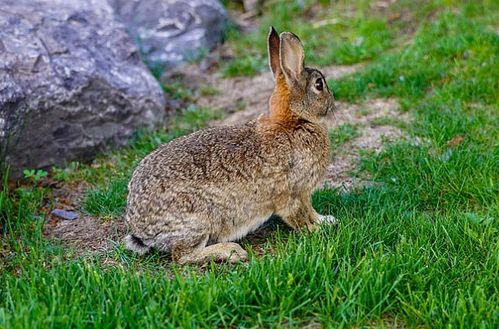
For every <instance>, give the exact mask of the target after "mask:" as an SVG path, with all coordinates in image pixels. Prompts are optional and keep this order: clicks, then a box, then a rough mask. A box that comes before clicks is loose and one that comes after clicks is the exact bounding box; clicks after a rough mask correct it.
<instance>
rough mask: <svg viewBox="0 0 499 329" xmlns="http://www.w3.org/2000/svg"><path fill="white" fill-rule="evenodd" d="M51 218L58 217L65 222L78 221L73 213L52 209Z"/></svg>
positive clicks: (76, 215)
mask: <svg viewBox="0 0 499 329" xmlns="http://www.w3.org/2000/svg"><path fill="white" fill-rule="evenodd" d="M50 214H51V215H52V216H55V217H59V218H61V219H65V220H76V219H78V214H77V213H76V212H74V211H67V210H62V209H54V210H52V211H51V212H50Z"/></svg>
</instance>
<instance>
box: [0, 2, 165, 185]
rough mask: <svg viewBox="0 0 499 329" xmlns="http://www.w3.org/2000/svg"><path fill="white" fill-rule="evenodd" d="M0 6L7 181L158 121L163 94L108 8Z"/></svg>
mask: <svg viewBox="0 0 499 329" xmlns="http://www.w3.org/2000/svg"><path fill="white" fill-rule="evenodd" d="M0 8H1V9H0V161H1V160H5V161H6V162H7V164H10V166H11V174H13V176H14V177H18V176H19V174H20V173H21V172H22V169H24V168H42V167H48V166H51V165H54V164H56V165H63V164H64V163H65V162H66V161H68V160H74V159H79V160H85V159H89V158H91V157H92V156H93V155H94V154H95V153H96V152H97V151H100V150H103V149H105V148H107V147H108V146H109V145H123V144H125V143H126V142H127V140H128V138H129V137H130V136H131V134H132V133H133V131H134V130H136V129H137V128H138V127H142V126H147V127H153V126H157V125H158V124H160V123H161V122H162V121H163V118H164V106H165V100H164V96H163V93H162V90H161V88H160V86H159V84H158V83H157V81H156V80H155V79H154V78H153V77H152V75H151V74H150V72H149V71H148V70H147V68H146V67H145V65H143V63H142V61H141V59H140V55H139V50H138V49H137V47H136V46H135V45H134V43H133V42H132V40H131V39H130V37H129V36H128V34H127V32H126V29H125V27H124V26H123V25H122V24H121V23H119V22H118V21H117V20H116V19H115V18H114V16H113V15H114V14H113V10H112V8H111V7H110V6H109V4H107V3H106V2H104V1H99V0H0ZM0 164H1V163H0Z"/></svg>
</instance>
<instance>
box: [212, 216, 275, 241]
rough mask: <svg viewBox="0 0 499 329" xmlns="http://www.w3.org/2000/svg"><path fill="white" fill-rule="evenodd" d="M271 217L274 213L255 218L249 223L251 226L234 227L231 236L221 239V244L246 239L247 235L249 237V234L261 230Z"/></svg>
mask: <svg viewBox="0 0 499 329" xmlns="http://www.w3.org/2000/svg"><path fill="white" fill-rule="evenodd" d="M270 216H272V213H269V214H267V215H264V216H262V217H258V218H255V219H254V220H253V221H251V222H250V223H248V224H249V225H248V224H247V225H241V226H238V227H234V228H233V231H232V232H231V234H230V235H229V236H227V237H221V238H220V242H226V241H236V240H239V239H241V238H243V237H245V236H246V235H248V233H250V232H253V231H254V230H256V229H257V228H259V227H260V226H261V225H262V224H263V223H265V222H266V221H267V220H268V219H269V218H270Z"/></svg>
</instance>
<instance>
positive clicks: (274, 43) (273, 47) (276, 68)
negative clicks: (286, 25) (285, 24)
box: [267, 26, 281, 79]
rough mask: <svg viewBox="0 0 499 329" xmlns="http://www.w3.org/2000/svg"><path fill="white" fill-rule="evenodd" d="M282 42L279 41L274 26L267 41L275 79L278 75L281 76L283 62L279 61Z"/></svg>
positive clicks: (270, 63)
mask: <svg viewBox="0 0 499 329" xmlns="http://www.w3.org/2000/svg"><path fill="white" fill-rule="evenodd" d="M280 42H281V41H280V40H279V35H277V31H276V30H275V29H274V27H273V26H271V27H270V30H269V37H268V40H267V48H268V52H269V65H270V69H271V70H272V73H273V75H274V79H275V78H276V77H277V74H279V72H280V70H281V61H280V59H279V51H280Z"/></svg>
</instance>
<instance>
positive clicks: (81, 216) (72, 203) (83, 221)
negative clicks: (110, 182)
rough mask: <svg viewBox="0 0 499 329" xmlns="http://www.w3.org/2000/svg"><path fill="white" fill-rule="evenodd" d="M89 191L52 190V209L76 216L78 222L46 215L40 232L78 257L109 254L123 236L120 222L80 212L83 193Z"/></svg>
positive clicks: (65, 187)
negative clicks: (42, 230) (70, 249)
mask: <svg viewBox="0 0 499 329" xmlns="http://www.w3.org/2000/svg"><path fill="white" fill-rule="evenodd" d="M88 188H89V187H88V186H86V185H84V184H78V185H76V186H68V185H62V186H59V187H56V188H54V189H53V194H54V209H63V210H68V211H73V212H76V213H77V214H78V218H77V219H75V220H65V219H60V218H58V217H56V216H53V215H50V214H49V215H47V218H46V223H45V226H44V232H43V233H44V236H45V237H46V238H48V239H50V240H55V241H58V242H61V243H62V244H63V246H67V247H70V248H72V249H73V250H74V252H75V253H76V255H78V256H82V255H86V254H89V253H97V252H105V251H108V250H110V249H111V248H112V247H113V245H114V243H115V242H116V241H120V240H121V238H122V237H123V236H124V233H125V223H124V222H123V220H121V219H114V220H108V221H104V220H102V219H99V218H96V217H93V216H90V215H87V214H85V213H84V212H83V211H82V209H81V204H82V200H83V195H84V191H85V190H86V189H88Z"/></svg>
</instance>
